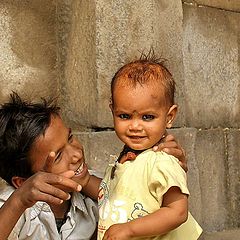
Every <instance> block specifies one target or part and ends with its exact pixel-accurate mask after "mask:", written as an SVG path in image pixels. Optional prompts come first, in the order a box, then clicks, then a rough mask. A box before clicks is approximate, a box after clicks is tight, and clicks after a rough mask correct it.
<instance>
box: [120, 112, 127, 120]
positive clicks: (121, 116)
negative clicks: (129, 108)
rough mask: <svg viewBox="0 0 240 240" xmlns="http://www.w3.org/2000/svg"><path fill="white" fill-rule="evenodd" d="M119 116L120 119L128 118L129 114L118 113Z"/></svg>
mask: <svg viewBox="0 0 240 240" xmlns="http://www.w3.org/2000/svg"><path fill="white" fill-rule="evenodd" d="M119 118H121V119H129V118H130V116H129V114H126V113H122V114H119Z"/></svg>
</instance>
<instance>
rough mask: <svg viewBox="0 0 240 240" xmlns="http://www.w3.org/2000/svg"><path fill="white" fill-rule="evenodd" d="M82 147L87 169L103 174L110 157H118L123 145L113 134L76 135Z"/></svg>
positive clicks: (108, 132) (109, 132)
mask: <svg viewBox="0 0 240 240" xmlns="http://www.w3.org/2000/svg"><path fill="white" fill-rule="evenodd" d="M76 136H78V138H79V140H80V142H82V144H83V146H84V149H85V150H84V152H85V158H86V162H87V163H88V165H89V167H90V168H91V169H93V170H95V171H97V172H99V173H100V174H104V172H105V169H106V167H107V165H108V163H109V162H111V161H113V160H114V158H113V157H111V155H112V156H118V154H119V153H120V151H121V148H122V146H123V144H122V143H121V142H120V140H119V139H118V138H117V136H116V134H115V132H113V131H105V132H94V133H86V132H83V133H76Z"/></svg>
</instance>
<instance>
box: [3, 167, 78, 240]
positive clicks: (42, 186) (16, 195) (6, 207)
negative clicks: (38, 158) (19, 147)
mask: <svg viewBox="0 0 240 240" xmlns="http://www.w3.org/2000/svg"><path fill="white" fill-rule="evenodd" d="M47 164H48V163H47ZM73 176H74V171H67V172H65V173H63V174H61V175H56V174H52V173H46V172H38V173H36V174H34V175H33V176H31V177H30V178H28V179H27V180H26V181H25V182H24V183H23V184H22V185H21V186H20V187H19V188H18V189H16V190H15V191H14V192H13V194H12V195H11V196H10V197H9V198H8V200H7V201H6V202H5V203H4V204H3V205H2V207H1V208H0V240H3V239H7V237H8V236H9V235H10V233H11V231H12V230H13V228H14V226H15V225H16V223H17V221H18V219H19V218H20V217H21V215H22V214H23V213H24V211H25V210H26V209H27V208H29V207H31V206H33V205H34V204H35V203H36V202H37V201H44V202H47V203H49V204H61V203H62V201H64V200H68V199H69V198H70V195H69V193H67V192H64V191H63V190H61V188H62V189H69V190H71V191H80V190H81V186H80V185H78V184H77V183H76V182H75V181H73V180H71V179H70V178H71V177H73ZM56 186H57V187H56Z"/></svg>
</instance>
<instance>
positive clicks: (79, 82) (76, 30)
mask: <svg viewBox="0 0 240 240" xmlns="http://www.w3.org/2000/svg"><path fill="white" fill-rule="evenodd" d="M57 9H58V11H57V12H58V25H57V26H58V40H59V41H58V49H59V53H60V55H59V59H58V69H59V81H60V86H61V96H60V98H61V104H62V108H63V112H64V118H65V120H66V121H67V122H68V123H69V124H71V126H72V127H74V128H78V129H81V126H85V128H87V127H91V126H94V123H95V122H96V120H95V119H96V118H97V107H98V106H97V100H98V93H97V82H96V46H95V44H96V36H95V35H96V19H95V2H94V1H59V2H58V8H57Z"/></svg>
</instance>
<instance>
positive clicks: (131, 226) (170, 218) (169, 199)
mask: <svg viewBox="0 0 240 240" xmlns="http://www.w3.org/2000/svg"><path fill="white" fill-rule="evenodd" d="M163 206H164V207H161V208H160V209H159V210H157V211H156V212H154V213H151V214H149V215H147V216H144V217H141V218H138V219H134V220H132V221H130V222H127V223H121V224H115V225H112V226H111V227H110V228H109V229H108V230H107V231H106V232H105V235H104V237H103V239H108V240H111V239H121V240H125V239H131V238H134V237H147V236H156V235H163V234H166V233H167V232H169V231H171V230H173V229H175V228H177V227H178V226H180V225H181V224H182V223H184V222H185V221H186V220H187V216H188V202H187V195H185V194H182V193H181V191H180V189H179V188H178V187H171V188H170V189H169V190H168V192H167V193H166V194H165V195H164V202H163Z"/></svg>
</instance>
